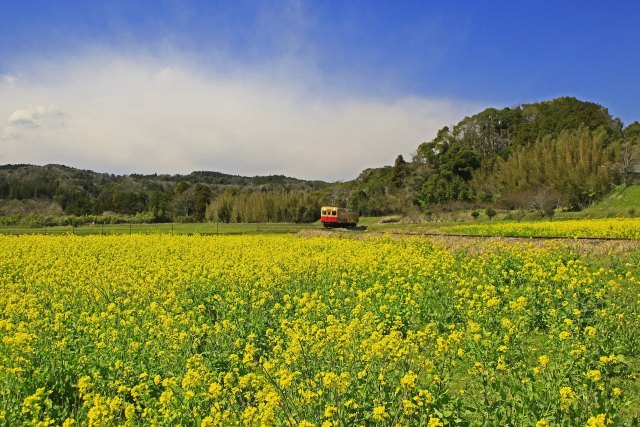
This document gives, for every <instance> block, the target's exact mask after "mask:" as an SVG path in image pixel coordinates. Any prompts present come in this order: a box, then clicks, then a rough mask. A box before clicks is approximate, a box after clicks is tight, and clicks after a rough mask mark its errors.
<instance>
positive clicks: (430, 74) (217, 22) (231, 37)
mask: <svg viewBox="0 0 640 427" xmlns="http://www.w3.org/2000/svg"><path fill="white" fill-rule="evenodd" d="M1 3H2V4H1V5H0V6H1V10H2V13H1V14H0V126H4V127H5V129H4V134H3V135H0V138H2V139H1V140H0V143H1V144H2V145H0V163H8V162H12V163H13V162H18V161H19V162H28V163H49V162H58V163H66V164H71V165H73V166H78V167H86V168H94V169H98V170H103V171H108V172H116V173H123V172H134V171H135V172H189V171H190V170H193V169H208V170H221V171H223V172H229V173H239V174H247V175H255V174H269V173H284V174H288V175H294V176H300V177H303V178H319V179H328V180H335V179H348V178H352V177H354V176H356V175H357V174H358V173H359V172H360V171H361V170H362V169H363V168H366V167H375V166H380V165H382V164H390V163H392V161H393V159H394V158H395V155H397V154H400V153H402V154H404V155H406V156H409V155H410V154H411V152H412V151H413V150H415V148H416V147H417V145H418V144H419V143H420V142H421V141H424V140H428V139H431V138H432V137H433V136H434V135H435V132H436V131H437V129H438V128H440V127H442V126H445V125H450V124H453V123H455V122H457V121H458V120H460V119H461V118H462V117H464V116H465V115H469V114H473V113H475V112H478V111H480V110H481V109H483V108H485V107H487V106H496V107H506V106H512V105H515V104H520V103H526V102H534V101H540V100H546V99H550V98H554V97H558V96H575V97H578V98H580V99H583V100H587V101H593V102H597V103H600V104H602V105H604V106H605V107H607V108H608V109H609V111H610V112H611V113H612V114H613V115H614V116H616V117H620V118H621V119H622V120H623V122H624V123H626V124H628V123H630V122H632V121H634V120H638V119H640V114H638V108H637V107H638V105H639V103H638V99H640V85H639V84H638V82H637V76H638V75H640V72H639V71H640V51H639V50H638V46H640V29H639V28H640V27H639V26H638V25H637V23H636V22H635V20H636V19H637V16H638V15H639V13H640V4H639V3H636V2H632V1H620V2H607V3H605V2H591V1H582V2H577V1H565V2H551V1H538V2H528V3H525V2H512V1H511V2H508V1H493V2H471V1H468V2H462V1H398V2H382V1H380V2H375V1H314V2H311V1H274V2H267V1H246V2H245V1H225V2H216V1H108V0H105V1H100V2H87V1H23V2H8V1H2V2H1ZM3 121H4V122H5V123H4V124H3ZM0 131H1V128H0ZM154 147H155V150H154ZM107 148H108V149H107ZM322 148H324V150H325V151H329V152H335V151H340V152H342V153H343V154H344V155H343V156H341V158H340V159H336V158H330V157H329V156H324V155H319V153H321V152H322ZM151 151H157V153H154V154H150V152H151Z"/></svg>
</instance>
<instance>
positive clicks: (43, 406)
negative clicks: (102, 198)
mask: <svg viewBox="0 0 640 427" xmlns="http://www.w3.org/2000/svg"><path fill="white" fill-rule="evenodd" d="M475 249H477V250H475ZM0 260H1V263H0V378H2V381H1V382H0V396H2V399H1V400H2V405H3V406H0V422H1V423H2V424H6V425H41V426H46V425H65V426H72V425H76V424H77V425H90V426H102V425H148V424H150V425H201V426H216V425H223V426H230V425H237V426H272V425H273V426H276V425H277V426H290V427H293V426H297V427H299V426H318V427H319V426H324V427H331V426H346V425H384V426H391V425H398V426H412V425H429V426H434V427H435V426H443V425H456V423H460V424H464V425H482V424H486V423H488V422H492V423H496V424H501V425H555V424H558V425H585V424H588V425H603V423H609V422H619V421H620V422H623V421H624V420H622V419H621V417H623V414H622V412H621V409H620V408H624V407H629V406H632V405H633V402H629V400H628V399H632V398H633V396H634V393H627V392H626V390H627V389H628V387H630V385H629V381H633V379H630V378H635V377H633V376H632V375H628V369H630V368H628V367H626V366H627V365H626V364H625V363H626V362H625V360H632V359H633V358H637V357H638V354H637V352H638V346H637V343H638V342H640V324H639V323H640V320H639V319H640V318H639V316H638V313H639V312H640V310H638V304H637V302H636V301H631V299H630V298H629V295H630V294H631V293H632V292H636V293H637V290H635V291H634V289H635V288H634V287H633V286H632V285H635V284H636V281H635V278H634V277H633V276H631V277H630V276H628V275H621V274H620V273H619V272H617V271H616V270H615V269H612V270H608V269H606V268H596V267H590V266H589V264H588V263H587V262H585V260H582V259H580V258H579V256H577V255H576V254H574V253H572V252H570V250H569V249H567V248H562V247H551V248H536V247H533V246H525V245H518V246H512V245H509V244H506V243H499V244H498V243H492V244H486V247H482V248H474V251H470V252H465V251H461V250H458V249H447V247H445V246H443V245H441V244H436V243H434V242H432V241H430V240H426V239H424V238H391V237H370V238H359V239H351V238H345V237H339V238H336V237H316V238H303V237H296V236H172V235H145V236H143V235H132V236H88V237H78V236H20V237H10V236H0ZM633 299H634V300H635V299H637V298H635V296H634V298H633ZM623 368H625V369H627V371H625V369H623ZM622 372H627V373H625V375H622ZM613 385H615V387H613ZM621 414H622V415H621Z"/></svg>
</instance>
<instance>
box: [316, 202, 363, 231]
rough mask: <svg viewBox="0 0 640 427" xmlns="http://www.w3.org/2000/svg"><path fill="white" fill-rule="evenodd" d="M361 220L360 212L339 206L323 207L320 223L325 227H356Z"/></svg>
mask: <svg viewBox="0 0 640 427" xmlns="http://www.w3.org/2000/svg"><path fill="white" fill-rule="evenodd" d="M359 219H360V215H359V214H358V212H355V211H352V210H351V209H344V208H339V207H337V206H323V207H322V208H321V210H320V221H321V222H322V224H323V225H324V226H325V227H355V225H356V224H357V223H358V220H359Z"/></svg>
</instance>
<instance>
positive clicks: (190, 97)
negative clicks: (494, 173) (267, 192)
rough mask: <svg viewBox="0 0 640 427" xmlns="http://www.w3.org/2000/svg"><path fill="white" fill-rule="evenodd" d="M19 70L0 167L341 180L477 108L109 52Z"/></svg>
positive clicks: (272, 70)
mask: <svg viewBox="0 0 640 427" xmlns="http://www.w3.org/2000/svg"><path fill="white" fill-rule="evenodd" d="M27 65H28V66H29V67H27V66H25V69H36V70H39V71H38V73H35V74H34V73H32V74H30V75H25V74H26V73H21V74H20V76H21V77H20V80H19V81H17V84H16V83H15V82H14V84H12V85H0V120H6V124H5V125H4V129H3V130H2V132H0V135H1V136H0V138H2V144H1V145H0V161H2V162H3V163H36V164H45V163H63V164H68V165H72V166H77V167H82V168H91V169H95V170H98V171H106V172H113V173H126V172H140V173H153V172H158V173H188V172H190V171H192V170H217V171H222V172H227V173H236V174H241V175H257V174H260V175H262V174H285V175H289V176H294V177H299V178H309V179H324V180H339V179H350V178H353V177H355V176H357V174H358V173H359V172H360V171H361V170H363V169H364V168H367V167H375V166H381V165H384V164H391V163H392V162H393V160H394V159H395V157H396V156H397V155H398V154H404V155H409V154H410V153H411V152H412V151H414V150H415V149H416V148H417V146H418V144H419V143H420V142H422V141H424V140H428V139H430V138H432V137H433V136H434V135H435V133H436V131H437V129H439V128H441V127H442V126H444V125H448V124H451V123H455V122H457V121H458V120H459V119H460V118H462V117H463V116H464V115H465V114H469V113H471V112H474V111H477V110H478V108H479V106H478V105H477V104H472V103H468V102H461V101H452V100H438V99H434V100H430V99H425V98H421V97H400V98H396V99H376V98H374V97H368V96H363V95H357V94H348V95H347V94H344V93H338V91H337V90H336V91H335V92H333V91H332V90H331V89H330V88H327V86H324V87H321V88H319V87H312V85H313V84H316V83H317V73H315V72H314V70H312V69H308V70H305V68H304V67H300V66H297V67H294V68H292V69H294V70H296V71H295V74H288V73H287V71H286V70H284V71H283V68H282V67H277V66H276V67H273V66H270V67H269V68H268V69H262V70H252V71H247V70H246V69H242V68H237V69H236V70H235V72H228V71H227V72H225V73H217V72H213V71H210V70H204V69H202V68H200V67H198V66H194V65H193V64H191V63H189V62H188V61H186V60H185V59H184V58H172V59H170V60H161V59H158V58H149V57H135V58H131V57H122V56H118V55H110V54H96V55H86V56H84V57H82V58H76V59H73V60H66V61H62V62H61V63H59V64H55V65H52V64H42V63H35V62H34V63H32V64H27ZM306 76H310V80H308V79H307V78H306ZM311 81H312V82H313V83H312V84H310V83H309V82H311ZM9 86H11V87H9ZM0 123H1V122H0ZM0 126H2V125H1V124H0Z"/></svg>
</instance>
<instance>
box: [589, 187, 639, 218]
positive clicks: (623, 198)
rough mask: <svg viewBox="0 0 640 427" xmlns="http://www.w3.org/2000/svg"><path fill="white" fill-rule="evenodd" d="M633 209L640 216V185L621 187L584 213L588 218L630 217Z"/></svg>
mask: <svg viewBox="0 0 640 427" xmlns="http://www.w3.org/2000/svg"><path fill="white" fill-rule="evenodd" d="M631 209H634V210H635V215H640V185H630V186H628V187H625V186H619V187H617V188H616V189H615V190H614V191H613V192H612V193H611V194H610V195H609V196H607V197H606V198H604V199H602V200H601V201H600V202H598V203H596V204H595V205H593V206H590V207H588V208H587V209H585V210H584V211H583V213H584V214H586V215H588V216H604V217H606V216H629V210H631Z"/></svg>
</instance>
